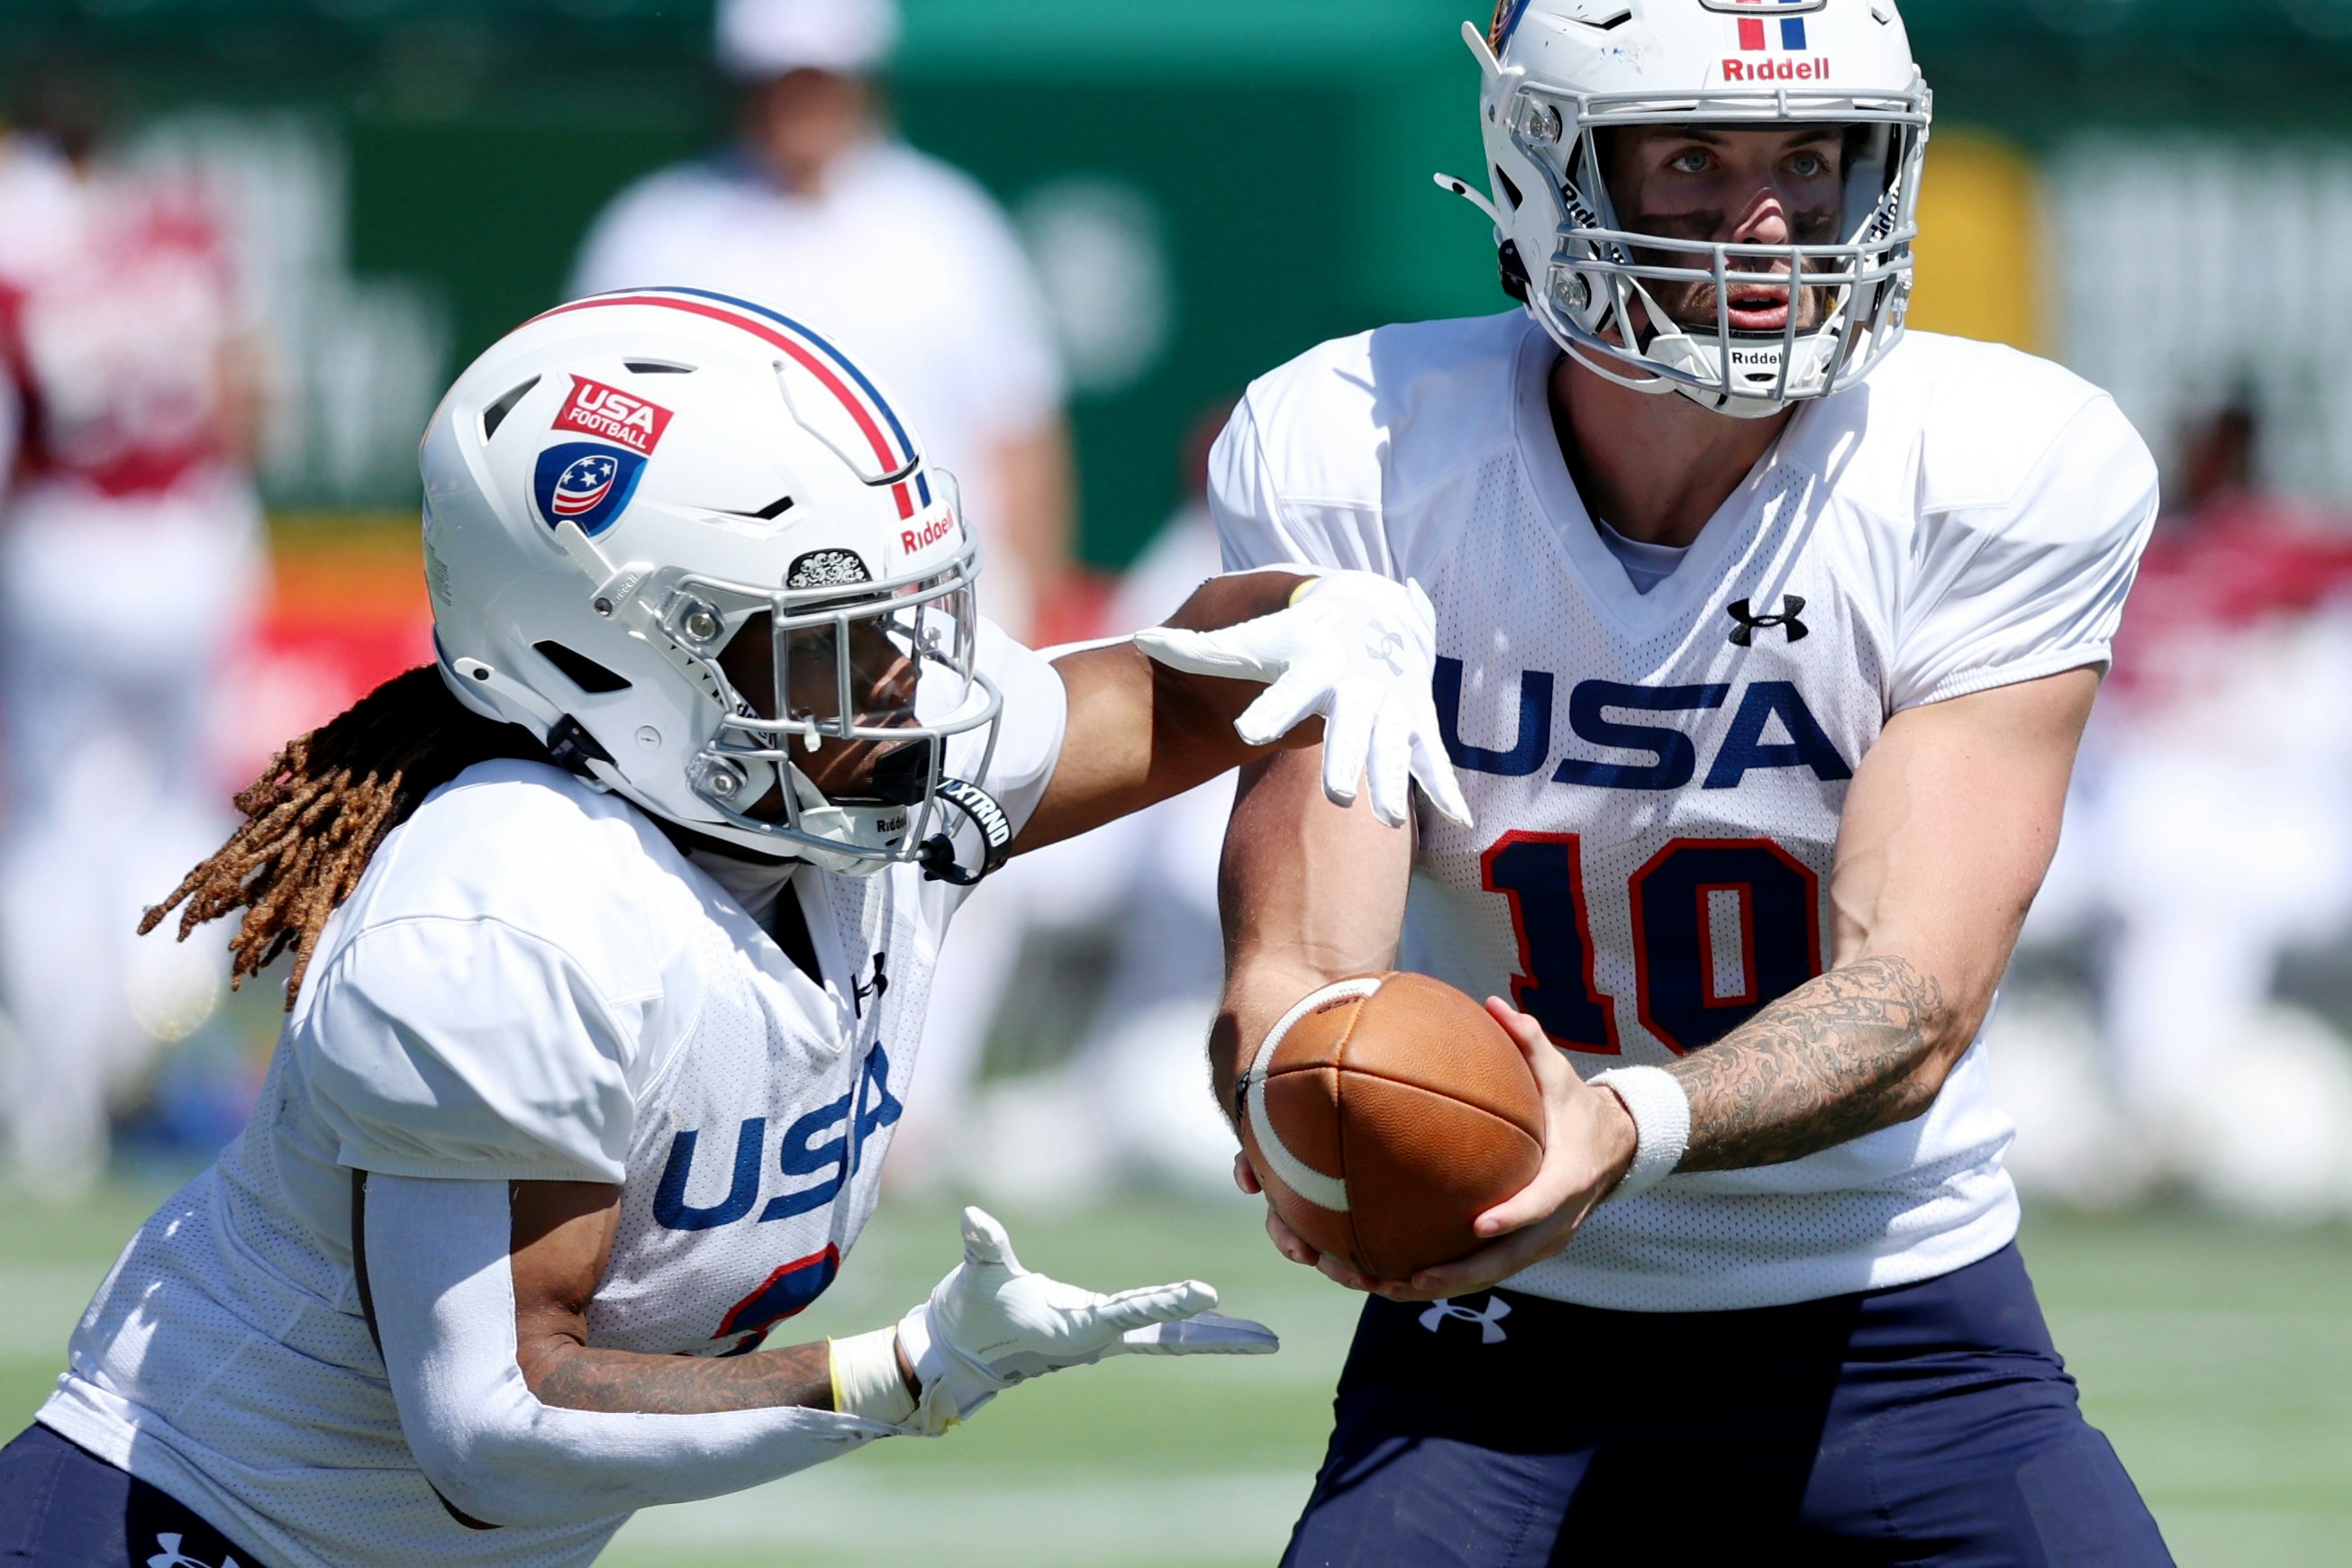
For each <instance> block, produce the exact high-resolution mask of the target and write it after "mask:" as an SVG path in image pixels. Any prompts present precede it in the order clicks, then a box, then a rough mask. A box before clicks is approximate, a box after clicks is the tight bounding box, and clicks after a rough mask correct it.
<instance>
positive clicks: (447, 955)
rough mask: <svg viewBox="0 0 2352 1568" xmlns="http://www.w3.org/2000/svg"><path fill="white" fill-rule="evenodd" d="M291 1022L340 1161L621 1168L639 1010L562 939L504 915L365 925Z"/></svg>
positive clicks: (532, 1176) (555, 1176) (484, 1172)
mask: <svg viewBox="0 0 2352 1568" xmlns="http://www.w3.org/2000/svg"><path fill="white" fill-rule="evenodd" d="M317 984H318V988H319V993H318V998H317V1000H316V1002H315V1003H313V1004H312V1005H311V1007H310V1010H309V1012H308V1013H307V1015H306V1017H305V1019H304V1020H303V1023H302V1025H301V1029H300V1034H301V1036H302V1038H301V1039H300V1040H299V1049H300V1051H302V1054H303V1057H304V1059H305V1068H306V1071H307V1072H308V1075H309V1079H310V1090H311V1098H312V1103H313V1104H314V1105H315V1106H316V1107H317V1109H318V1112H319V1113H320V1115H321V1116H322V1117H323V1118H324V1119H325V1121H326V1123H327V1124H328V1126H329V1127H330V1128H331V1129H332V1131H333V1133H334V1134H335V1136H336V1139H337V1141H338V1149H337V1155H336V1160H337V1163H338V1164H341V1165H344V1166H350V1167H352V1169H354V1170H367V1171H380V1172H384V1173H388V1174H391V1175H394V1176H441V1177H461V1178H472V1179H478V1180H499V1181H509V1180H510V1181H599V1182H610V1183H616V1184H617V1183H618V1182H619V1181H620V1180H621V1179H622V1176H623V1175H624V1173H625V1170H626V1166H627V1157H628V1148H629V1136H630V1133H631V1130H632V1126H633V1119H634V1115H635V1099H634V1096H633V1094H632V1092H631V1085H630V1082H629V1079H628V1068H629V1063H630V1061H631V1060H632V1058H633V1056H634V1055H635V1050H636V1044H637V1030H638V1026H639V1024H640V1022H641V1021H642V1020H641V1015H640V1013H639V1010H638V1009H637V1008H635V1007H631V1006H620V1005H615V1004H614V1002H612V1001H611V1000H609V999H608V998H606V997H604V995H603V994H602V993H601V992H600V991H599V990H598V988H596V986H595V985H594V984H593V982H592V981H591V980H590V979H589V978H588V977H587V976H586V975H585V974H584V973H583V972H582V970H581V968H580V967H579V966H578V965H577V964H576V963H574V962H573V961H572V958H571V957H570V956H567V955H566V954H565V953H564V952H563V951H562V949H561V948H559V947H557V946H553V945H552V944H551V943H548V942H546V941H544V940H541V939H540V938H537V937H534V936H530V935H528V934H527V933H524V932H522V931H520V930H518V929H516V928H514V927H512V926H510V925H505V924H503V923H501V922H499V921H495V920H485V919H460V918H456V917H442V916H426V917H414V918H410V919H405V920H400V921H394V922H392V923H390V924H387V925H381V926H376V927H373V928H371V929H369V930H367V931H363V932H362V933H361V934H360V935H359V936H355V937H354V938H353V939H352V942H351V944H350V946H347V947H346V948H345V949H344V950H343V951H342V952H341V954H339V955H338V956H336V959H335V962H334V963H333V964H332V965H331V967H329V968H328V970H327V972H326V973H325V974H324V975H323V976H321V977H319V980H318V982H317Z"/></svg>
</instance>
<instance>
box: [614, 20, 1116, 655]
mask: <svg viewBox="0 0 2352 1568" xmlns="http://www.w3.org/2000/svg"><path fill="white" fill-rule="evenodd" d="M718 16H719V20H718V49H719V66H720V68H722V69H723V70H724V71H725V72H726V73H727V76H728V77H729V78H730V80H732V81H733V82H734V83H735V86H736V89H737V90H738V92H739V94H740V100H739V101H740V110H739V115H740V121H739V123H740V133H739V136H738V139H737V141H736V144H735V145H734V146H733V147H732V148H730V149H729V150H728V151H726V152H721V153H719V154H717V155H716V156H713V157H711V158H709V159H706V160H704V161H702V162H696V163H690V164H684V165H681V166H679V167H677V168H673V169H665V170H663V171H661V172H658V173H656V174H653V175H650V176H648V177H647V178H646V179H645V180H643V181H640V182H639V183H636V184H635V185H633V186H631V187H630V188H629V189H628V190H626V191H625V192H623V193H621V195H620V196H619V197H618V198H617V199H615V200H614V203H613V204H612V205H611V206H610V207H608V208H607V209H606V210H605V211H604V214H602V215H601V216H600V217H598V219H597V220H596V223H595V225H594V227H593V228H592V229H591V230H590V231H589V234H588V237H587V240H586V241H585V243H584V244H583V246H582V248H581V253H580V259H579V262H578V264H577V266H576V267H575V268H574V270H573V273H572V287H571V293H572V294H573V295H574V296H579V295H586V294H596V293H602V292H604V291H605V290H607V289H614V288H633V287H638V286H640V285H644V284H648V283H660V284H666V285H677V284H683V285H687V286H688V287H697V288H711V289H716V290H718V291H719V292H720V293H722V294H737V295H744V296H748V297H750V298H780V299H792V300H795V301H798V302H800V303H801V306H802V308H803V309H805V310H807V311H808V312H809V314H810V315H811V316H813V317H814V318H815V319H818V320H820V321H824V322H825V323H826V324H827V326H828V328H829V329H831V330H832V331H833V333H834V334H835V336H836V337H838V338H839V340H841V342H842V343H843V344H844V345H845V347H847V348H849V349H851V350H855V351H856V353H857V354H858V356H859V357H860V359H861V360H862V361H865V362H866V363H868V364H871V365H872V366H873V367H874V369H875V371H876V373H877V374H878V375H879V376H880V377H881V378H882V379H883V380H884V381H886V382H888V383H889V384H890V385H891V386H894V387H898V388H901V389H903V391H902V392H901V394H900V395H901V396H902V397H903V399H904V400H905V402H906V406H907V412H908V416H909V417H910V419H911V421H912V423H914V425H915V426H916V428H918V429H919V430H921V431H922V432H923V434H924V439H925V440H927V441H929V443H930V444H931V447H932V450H933V451H934V452H936V453H937V454H938V457H939V461H940V462H941V463H943V464H945V465H948V466H949V467H950V469H952V470H954V471H955V472H956V473H958V474H961V475H963V476H965V477H964V500H965V505H966V507H968V508H969V509H970V512H971V517H972V521H973V525H974V526H975V527H976V528H979V530H980V538H981V543H982V547H983V548H985V549H987V550H988V552H989V577H990V581H989V588H990V599H991V601H992V606H993V609H992V614H993V615H994V617H995V619H996V620H997V621H998V622H1000V623H1001V624H1003V626H1004V627H1005V628H1006V629H1007V630H1008V631H1011V632H1013V633H1014V634H1015V635H1017V636H1024V637H1025V636H1029V635H1031V634H1032V632H1033V631H1034V626H1035V615H1036V612H1037V611H1038V609H1039V608H1040V607H1041V606H1047V605H1050V604H1051V603H1052V602H1053V601H1054V600H1055V597H1056V596H1057V595H1058V594H1059V593H1060V592H1061V591H1062V588H1063V586H1064V580H1065V578H1066V574H1067V573H1068V570H1069V566H1070V548H1071V547H1070V540H1071V484H1070V446H1069V434H1068V431H1067V428H1066V425H1065V423H1064V421H1063V417H1062V371H1061V359H1060V353H1059V350H1057V349H1056V347H1055V342H1054V337H1053V329H1052V326H1051V323H1050V320H1049V319H1048V317H1047V315H1046V311H1045V303H1044V301H1043V299H1042V298H1040V296H1039V293H1038V287H1037V280H1036V277H1035V274H1034V271H1033V270H1032V268H1031V267H1030V266H1029V262H1028V258H1027V256H1024V254H1023V252H1022V249H1021V246H1020V242H1019V240H1018V239H1017V238H1016V237H1015V236H1014V235H1013V228H1012V225H1011V224H1009V223H1008V222H1007V221H1006V219H1005V217H1004V214H1003V213H1002V212H1001V211H999V210H998V208H997V206H996V204H995V203H994V202H992V200H991V199H990V198H989V196H988V193H986V192H985V191H983V190H982V189H981V187H980V185H979V183H977V182H976V181H974V180H972V179H971V176H969V175H967V174H965V173H963V172H961V171H960V170H958V169H955V168H953V167H951V166H950V165H949V164H947V163H944V162H940V160H939V159H937V158H933V157H930V156H929V155H928V154H926V153H922V152H917V151H916V150H915V149H913V148H912V147H909V146H908V145H907V144H906V143H905V142H904V141H900V140H898V137H897V136H895V135H894V134H892V132H891V131H890V128H889V124H888V120H887V105H886V103H885V101H884V97H883V88H882V83H881V81H880V80H879V75H880V73H881V72H882V71H883V70H884V69H885V68H887V66H888V64H889V61H890V57H891V54H892V52H893V50H894V48H895V47H896V45H897V42H898V10H897V6H896V5H894V4H893V0H720V4H719V13H718Z"/></svg>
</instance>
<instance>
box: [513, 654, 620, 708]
mask: <svg viewBox="0 0 2352 1568" xmlns="http://www.w3.org/2000/svg"><path fill="white" fill-rule="evenodd" d="M531 647H532V649H533V650H534V651H536V652H537V653H538V654H539V655H540V657H541V658H543V659H545V660H546V661H547V662H548V663H549V664H553V665H554V666H555V667H556V668H557V669H559V670H561V671H562V672H563V678H564V679H565V680H567V681H570V682H571V683H572V685H575V686H578V687H579V688H580V689H581V690H582V691H583V692H585V693H587V694H588V695H590V696H604V695H606V694H607V693H610V692H625V691H627V690H628V689H629V683H628V682H627V681H626V680H625V679H623V678H622V677H621V676H619V675H617V674H614V673H613V672H612V671H611V670H608V669H606V668H605V667H604V665H602V664H598V663H597V662H596V661H595V660H593V659H592V658H590V657H589V656H588V655H587V654H585V653H578V652H576V651H574V650H572V649H570V648H567V647H565V646H564V645H563V644H562V643H552V642H550V643H532V644H531Z"/></svg>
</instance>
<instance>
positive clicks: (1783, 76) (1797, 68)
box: [1723, 57, 1830, 81]
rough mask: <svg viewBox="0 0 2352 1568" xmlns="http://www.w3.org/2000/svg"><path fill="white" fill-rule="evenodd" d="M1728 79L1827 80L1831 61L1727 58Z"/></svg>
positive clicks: (1726, 75) (1725, 62) (1725, 68)
mask: <svg viewBox="0 0 2352 1568" xmlns="http://www.w3.org/2000/svg"><path fill="white" fill-rule="evenodd" d="M1723 79H1724V80H1726V81H1827V80H1829V79H1830V63H1829V61H1827V60H1791V59H1774V58H1770V57H1767V58H1764V59H1760V60H1735V59H1727V60H1725V61H1724V62H1723Z"/></svg>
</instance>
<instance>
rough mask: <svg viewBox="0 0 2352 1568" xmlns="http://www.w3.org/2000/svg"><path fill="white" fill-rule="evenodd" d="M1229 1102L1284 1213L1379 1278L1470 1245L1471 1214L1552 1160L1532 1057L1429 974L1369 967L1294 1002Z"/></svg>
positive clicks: (1325, 1246)
mask: <svg viewBox="0 0 2352 1568" xmlns="http://www.w3.org/2000/svg"><path fill="white" fill-rule="evenodd" d="M1235 1097H1236V1099H1237V1101H1238V1105H1237V1107H1236V1108H1237V1110H1238V1112H1239V1114H1238V1115H1237V1117H1236V1118H1235V1120H1236V1121H1237V1122H1238V1123H1239V1124H1240V1126H1241V1130H1242V1146H1243V1149H1244V1151H1245V1152H1246V1153H1247V1155H1248V1156H1249V1162H1250V1165H1251V1166H1252V1168H1254V1169H1255V1171H1256V1172H1257V1176H1258V1181H1259V1183H1260V1185H1262V1186H1264V1187H1265V1191H1266V1195H1267V1196H1268V1197H1271V1198H1272V1199H1273V1201H1274V1206H1275V1208H1276V1210H1277V1211H1278V1212H1279V1213H1280V1214H1281V1216H1282V1218H1284V1220H1285V1221H1286V1222H1287V1223H1288V1224H1289V1226H1290V1228H1292V1229H1293V1230H1295V1231H1297V1233H1298V1234H1299V1236H1300V1237H1301V1238H1302V1239H1305V1240H1306V1241H1307V1244H1308V1245H1309V1246H1312V1247H1314V1248H1315V1249H1317V1250H1318V1251H1324V1252H1337V1253H1339V1254H1341V1255H1342V1256H1344V1257H1346V1258H1348V1259H1349V1260H1352V1261H1353V1262H1354V1263H1355V1265H1356V1266H1357V1267H1358V1268H1359V1269H1360V1270H1363V1271H1364V1272H1365V1273H1367V1274H1370V1275H1371V1276H1373V1277H1374V1278H1375V1279H1382V1280H1403V1279H1407V1278H1409V1277H1411V1276H1412V1274H1413V1273H1414V1272H1415V1271H1416V1270H1422V1269H1426V1268H1429V1267H1431V1266H1432V1265H1433V1264H1438V1263H1444V1262H1450V1261H1451V1260H1454V1259H1456V1258H1459V1257H1461V1256H1462V1255H1463V1254H1465V1253H1466V1252H1469V1251H1472V1250H1473V1249H1475V1248H1476V1247H1478V1246H1479V1245H1480V1239H1479V1238H1478V1237H1477V1236H1476V1235H1475V1234H1474V1233H1473V1232H1472V1231H1471V1228H1470V1222H1471V1221H1472V1220H1474V1219H1475V1218H1477V1217H1478V1216H1479V1215H1481V1214H1483V1213H1485V1212H1486V1210H1487V1209H1489V1208H1491V1207H1494V1206H1495V1205H1496V1204H1497V1203H1499V1202H1501V1201H1502V1200H1503V1199H1504V1198H1507V1197H1510V1196H1511V1195H1512V1194H1513V1193H1515V1192H1517V1191H1518V1190H1519V1189H1520V1188H1522V1187H1524V1186H1527V1185H1528V1182H1530V1181H1532V1180H1533V1179H1534V1178H1535V1175H1536V1168H1537V1166H1539V1165H1540V1164H1541V1163H1542V1161H1543V1132H1544V1112H1543V1096H1542V1093H1541V1092H1540V1091H1539V1090H1538V1088H1537V1086H1536V1079H1535V1074H1534V1072H1533V1071H1530V1070H1529V1068H1528V1063H1527V1059H1526V1058H1525V1057H1523V1056H1522V1055H1520V1054H1519V1048H1518V1047H1517V1045H1516V1044H1514V1043H1513V1042H1512V1040H1511V1037H1510V1036H1509V1035H1507V1034H1506V1033H1505V1032H1504V1031H1503V1027H1502V1026H1501V1025H1500V1024H1498V1023H1496V1021H1495V1020H1494V1019H1493V1018H1492V1017H1490V1016H1489V1015H1488V1014H1487V1012H1486V1009H1485V1008H1482V1007H1480V1006H1479V1005H1478V1004H1477V1003H1476V1002H1475V1001H1473V1000H1471V999H1470V998H1468V997H1466V996H1465V995H1464V994H1463V993H1462V992H1460V991H1457V990H1455V989H1454V988H1453V987H1451V986H1449V985H1446V984H1445V983H1444V982H1443V981H1440V980H1433V979H1431V978H1430V977H1428V976H1426V975H1409V974H1397V973H1391V974H1385V975H1363V976H1359V977H1356V978H1353V979H1347V980H1340V981H1338V982H1336V983H1335V984H1332V985H1328V986H1326V987H1324V988H1322V989H1320V990H1318V991H1316V992H1314V993H1313V994H1312V995H1310V996H1307V997H1305V998H1301V999H1300V1000H1299V1002H1298V1003H1297V1005H1296V1006H1294V1007H1293V1008H1292V1009H1290V1010H1289V1011H1288V1012H1286V1013H1285V1014H1284V1015H1283V1016H1282V1019H1281V1021H1279V1022H1278V1023H1276V1025H1275V1026H1274V1029H1273V1030H1272V1031H1271V1032H1270V1033H1268V1034H1267V1036H1266V1038H1265V1041H1264V1043H1262V1044H1261V1045H1260V1046H1259V1047H1258V1049H1257V1053H1256V1056H1255V1059H1254V1060H1253V1061H1251V1062H1250V1064H1249V1069H1248V1071H1247V1072H1246V1073H1244V1076H1243V1078H1242V1082H1241V1083H1240V1085H1239V1086H1238V1089H1237V1091H1236V1096H1235Z"/></svg>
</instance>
